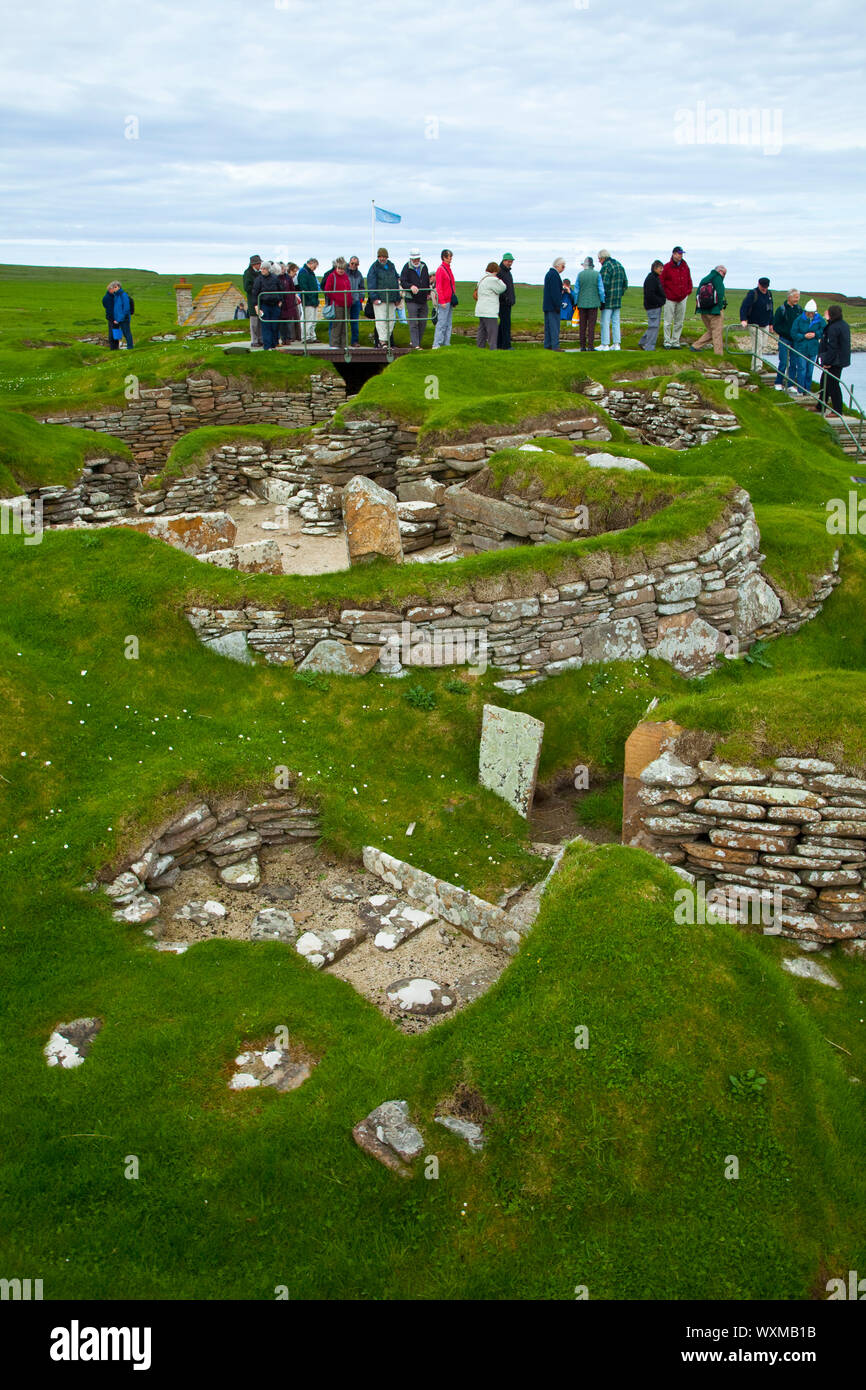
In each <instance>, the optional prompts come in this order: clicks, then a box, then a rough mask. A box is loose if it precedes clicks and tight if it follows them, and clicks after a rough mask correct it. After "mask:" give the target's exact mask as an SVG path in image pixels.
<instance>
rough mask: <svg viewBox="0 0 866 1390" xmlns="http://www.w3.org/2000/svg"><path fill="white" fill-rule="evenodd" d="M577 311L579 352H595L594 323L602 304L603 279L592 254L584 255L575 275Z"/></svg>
mask: <svg viewBox="0 0 866 1390" xmlns="http://www.w3.org/2000/svg"><path fill="white" fill-rule="evenodd" d="M575 289H576V293H577V312H578V315H579V322H578V330H579V333H580V350H581V352H595V325H596V323H597V321H598V311H599V309H600V308H601V307H602V305H603V304H604V281H603V280H602V278H601V276H600V275H599V273H598V271H597V270H596V268H595V265H594V263H593V259H592V256H585V257H584V259H583V269H582V270H581V271H580V274H579V275H578V277H577V285H576V286H575Z"/></svg>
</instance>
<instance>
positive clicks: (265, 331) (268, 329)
mask: <svg viewBox="0 0 866 1390" xmlns="http://www.w3.org/2000/svg"><path fill="white" fill-rule="evenodd" d="M279 341H280V320H279V319H262V346H263V347H265V348H275V347H278V346H279Z"/></svg>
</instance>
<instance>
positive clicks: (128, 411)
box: [43, 375, 346, 469]
mask: <svg viewBox="0 0 866 1390" xmlns="http://www.w3.org/2000/svg"><path fill="white" fill-rule="evenodd" d="M345 399H346V388H345V385H344V384H343V381H342V380H341V378H340V377H337V376H321V375H313V376H311V377H310V385H309V388H307V389H305V390H303V391H260V390H253V389H251V388H250V387H246V386H243V387H242V386H240V385H238V384H237V383H233V382H227V381H223V380H221V379H218V380H217V381H211V380H210V379H209V378H208V377H189V378H188V379H187V380H186V381H174V382H171V383H169V384H168V385H166V386H157V387H154V388H152V389H151V388H141V390H140V391H139V393H138V397H137V398H136V399H134V400H131V401H127V403H126V405H125V406H124V408H123V409H122V410H107V411H106V410H102V411H93V412H90V413H87V414H79V413H77V412H76V413H75V414H73V413H71V412H70V413H67V414H63V415H49V416H45V417H44V419H43V423H45V424H48V425H73V426H77V427H78V428H80V429H88V430H98V431H99V432H100V433H102V434H112V435H115V436H116V437H117V438H118V439H122V440H123V441H124V443H126V444H129V446H130V448H131V449H132V453H133V457H134V459H135V462H136V463H138V464H141V465H143V466H145V467H146V468H148V469H153V468H155V467H158V466H159V465H160V464H162V463H164V462H165V460H166V459H167V458H168V455H169V451H170V450H171V446H172V445H173V444H174V443H175V442H176V441H177V440H178V439H179V438H180V437H181V436H182V435H184V434H188V433H189V431H190V430H195V429H198V428H199V427H200V426H202V425H257V424H272V425H283V426H285V428H287V429H294V428H298V427H303V426H309V425H317V424H321V423H323V422H324V421H326V420H330V419H331V417H332V415H333V414H334V411H335V410H336V409H337V407H338V406H340V405H342V404H343V402H344V401H345Z"/></svg>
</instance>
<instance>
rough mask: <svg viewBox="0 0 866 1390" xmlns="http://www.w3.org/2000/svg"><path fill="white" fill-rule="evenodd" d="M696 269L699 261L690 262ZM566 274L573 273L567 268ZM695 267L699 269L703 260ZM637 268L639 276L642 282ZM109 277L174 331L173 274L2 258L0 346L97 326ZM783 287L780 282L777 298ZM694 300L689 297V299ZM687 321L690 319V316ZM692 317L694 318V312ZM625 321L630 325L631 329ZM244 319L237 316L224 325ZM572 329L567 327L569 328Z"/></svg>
mask: <svg viewBox="0 0 866 1390" xmlns="http://www.w3.org/2000/svg"><path fill="white" fill-rule="evenodd" d="M695 269H697V267H696V268H695ZM570 270H571V274H572V275H573V274H574V273H575V271H574V269H572V268H570ZM700 273H701V274H703V273H704V268H701V270H700ZM242 274H243V267H241V268H240V269H239V270H238V271H237V272H236V273H232V272H230V271H226V272H220V273H219V274H216V273H214V274H212V275H187V276H186V279H187V280H189V282H190V284H191V285H192V289H193V293H194V294H196V293H198V291H199V290H200V289H201V288H202V286H203V285H207V284H211V283H213V282H214V281H216V280H226V279H230V280H232V281H233V282H234V284H236V285H237V286H238V287H240V283H241V276H242ZM642 278H643V277H642V276H641V283H642ZM112 279H119V280H120V281H121V283H122V284H123V285H124V287H125V288H126V289H127V290H129V291H130V292H131V294H132V295H133V297H134V298H135V317H134V319H133V333H134V336H135V338H136V341H140V340H142V339H145V338H149V337H151V336H152V335H153V334H154V333H171V332H177V316H176V310H175V297H174V286H175V283H176V282H177V280H178V279H180V274H178V275H157V274H156V273H155V272H154V271H151V270H135V269H129V268H126V269H123V268H121V269H117V268H114V269H95V270H94V269H87V268H77V267H68V268H67V267H57V266H13V265H0V347H7V348H15V347H30V346H41V347H47V346H58V345H60V346H63V345H65V344H68V343H71V342H74V341H75V340H76V339H78V338H82V337H85V336H86V335H88V334H102V333H103V332H104V325H105V319H104V316H103V311H102V302H101V301H102V296H103V294H104V293H105V287H106V285H107V284H108V283H109V281H110V280H112ZM473 287H474V282H472V281H463V280H461V281H458V294H459V297H460V305H459V308H458V310H457V313H456V315H455V320H456V321H457V322H458V323H460V322H462V323H465V325H466V326H467V327H471V326H472V320H473V318H474V312H473V311H474V305H473V301H472V289H473ZM744 294H745V289H743V288H731V289H729V291H728V302H729V305H730V310H729V313H728V320H729V321H731V320H732V319H733V317H734V316H735V315H736V312H737V310H738V309H739V304H740V300H741V299H742V297H743V295H744ZM541 295H542V289H541V285H523V284H518V285H517V306H516V309H515V312H514V315H513V321H514V326H515V328H516V329H517V331H518V332H519V331H526V330H529V329H532V330H534V331H538V330H539V328H540V325H541ZM780 295H781V287H780V290H779V292H778V293H777V300H778V298H779V297H780ZM810 295H813V296H814V298H815V299H816V300H817V302H818V306H819V308H821V309H824V308H826V306H827V305H828V304H831V303H833V302H834V299H837V300H839V301H840V302H844V301H842V299H841V296H833V295H830V294H822V293H820V292H817V291H815V290H813V289H811V287H809V286H808V285H807V286H804V288H803V297H804V299H805V298H808V297H809V296H810ZM692 307H693V302H692ZM846 318H847V319H848V321H849V323H850V324H851V326H852V328H855V329H858V330H860V331H866V305H862V304H860V305H853V304H852V305H850V306H849V307H848V309H847V311H846ZM623 320H624V323H625V324H626V339H627V340H628V339H629V338H630V337H635V336H636V334H635V330H636V328H637V325H638V324H640V323H642V322H643V298H642V293H641V287H640V284H638V285H637V286H635V287H633V288H629V290H628V291H627V292H626V296H625V301H624V305H623ZM687 322H688V320H687ZM691 322H692V323H693V324H694V325H695V326H697V323H698V320H697V319H692V320H691ZM628 325H632V326H633V327H632V330H631V332H630V331H629V328H628ZM226 327H227V328H228V329H231V328H232V327H243V325H242V324H233V323H232V322H231V321H229V322H228V323H227V325H226ZM569 331H570V330H569Z"/></svg>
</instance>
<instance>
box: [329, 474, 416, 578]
mask: <svg viewBox="0 0 866 1390" xmlns="http://www.w3.org/2000/svg"><path fill="white" fill-rule="evenodd" d="M342 509H343V522H344V525H345V527H346V542H347V545H348V548H349V561H350V563H351V564H353V565H359V564H364V563H366V562H367V561H369V560H374V559H375V558H376V557H377V556H379V555H381V556H384V557H385V559H387V560H396V561H397V562H398V563H400V562H402V559H403V542H402V540H401V539H400V522H399V518H398V515H397V499H396V497H395V496H394V494H393V493H391V492H386V491H385V489H384V488H383V487H379V484H378V483H374V482H373V481H372V479H371V478H365V477H363V476H361V475H360V474H359V475H358V476H357V477H354V478H352V479H351V480H350V481H349V482H348V483H347V484H346V486H345V487H344V488H343V496H342Z"/></svg>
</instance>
